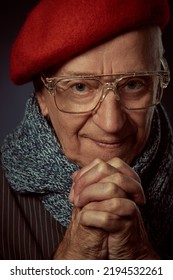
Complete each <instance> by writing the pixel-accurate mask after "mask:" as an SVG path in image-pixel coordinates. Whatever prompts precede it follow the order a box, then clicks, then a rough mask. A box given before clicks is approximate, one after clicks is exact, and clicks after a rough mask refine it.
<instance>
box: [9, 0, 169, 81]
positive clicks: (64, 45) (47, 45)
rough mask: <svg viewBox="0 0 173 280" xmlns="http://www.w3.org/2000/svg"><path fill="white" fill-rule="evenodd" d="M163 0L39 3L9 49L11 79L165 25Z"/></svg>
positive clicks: (30, 75)
mask: <svg viewBox="0 0 173 280" xmlns="http://www.w3.org/2000/svg"><path fill="white" fill-rule="evenodd" d="M169 13H170V12H169V5H168V1H166V0H86V1H85V0H62V1H61V0H41V1H40V2H39V4H38V5H37V6H36V7H35V8H34V9H33V10H32V11H31V13H30V14H29V15H28V17H27V19H26V21H25V23H24V25H23V27H22V28H21V31H20V32H19V35H18V37H17V39H16V41H15V42H14V44H13V46H12V52H11V79H12V81H13V82H14V83H15V84H23V83H26V82H29V81H30V80H32V78H33V77H34V76H35V75H36V74H38V73H39V72H40V71H42V70H45V69H46V68H48V67H50V66H53V65H55V64H62V63H63V62H65V61H67V60H68V59H70V58H72V57H74V56H75V55H77V54H79V53H81V52H83V51H85V50H87V49H89V48H91V47H93V46H95V45H98V44H99V43H101V42H103V41H106V40H108V39H109V38H111V37H112V36H116V35H118V34H120V33H122V32H126V31H128V30H132V29H134V28H138V27H140V26H145V25H158V26H159V27H160V28H161V29H163V28H164V27H165V25H166V24H167V22H168V20H169V16H170V14H169Z"/></svg>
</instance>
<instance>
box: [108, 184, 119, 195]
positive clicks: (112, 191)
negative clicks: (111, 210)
mask: <svg viewBox="0 0 173 280" xmlns="http://www.w3.org/2000/svg"><path fill="white" fill-rule="evenodd" d="M106 191H107V193H108V194H109V196H110V197H114V196H115V195H116V194H117V192H118V186H117V185H116V184H115V183H112V182H108V183H106Z"/></svg>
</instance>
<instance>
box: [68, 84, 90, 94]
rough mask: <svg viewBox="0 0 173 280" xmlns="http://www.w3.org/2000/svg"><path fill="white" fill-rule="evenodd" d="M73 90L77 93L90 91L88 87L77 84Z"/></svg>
mask: <svg viewBox="0 0 173 280" xmlns="http://www.w3.org/2000/svg"><path fill="white" fill-rule="evenodd" d="M71 88H72V90H73V91H76V92H87V91H88V90H89V89H88V87H87V86H86V85H85V84H83V83H77V84H75V85H73V86H71Z"/></svg>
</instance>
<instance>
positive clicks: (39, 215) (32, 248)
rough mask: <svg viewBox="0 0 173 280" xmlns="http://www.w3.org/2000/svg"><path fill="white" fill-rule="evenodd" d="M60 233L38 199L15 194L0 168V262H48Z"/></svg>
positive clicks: (57, 224) (55, 223) (56, 223)
mask: <svg viewBox="0 0 173 280" xmlns="http://www.w3.org/2000/svg"><path fill="white" fill-rule="evenodd" d="M64 233H65V228H64V227H63V226H61V225H60V224H59V223H58V222H57V221H56V220H55V219H54V218H53V217H52V216H51V215H50V214H49V212H48V211H47V210H46V209H45V207H44V205H43V204H42V202H41V201H40V199H39V197H37V196H36V195H28V194H27V195H24V194H22V195H21V194H18V193H15V192H14V191H13V190H12V188H11V187H10V186H9V183H8V182H7V180H6V178H5V176H4V174H3V170H2V168H0V259H1V260H30V259H32V260H36V259H37V260H39V259H51V256H52V254H53V252H54V250H55V248H56V247H57V246H58V244H59V243H60V241H61V240H62V238H63V236H64Z"/></svg>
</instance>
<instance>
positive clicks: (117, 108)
mask: <svg viewBox="0 0 173 280" xmlns="http://www.w3.org/2000/svg"><path fill="white" fill-rule="evenodd" d="M93 120H94V122H95V123H96V124H97V125H98V126H99V127H100V128H102V129H103V130H105V131H106V132H107V133H115V132H117V131H119V130H121V128H122V127H123V126H124V123H125V120H126V113H125V111H124V109H123V107H122V106H121V103H120V98H119V96H118V95H117V93H116V89H115V88H112V87H109V88H108V87H107V88H104V92H103V95H102V99H101V102H100V104H99V106H98V108H97V109H96V111H95V112H94V114H93Z"/></svg>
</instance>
